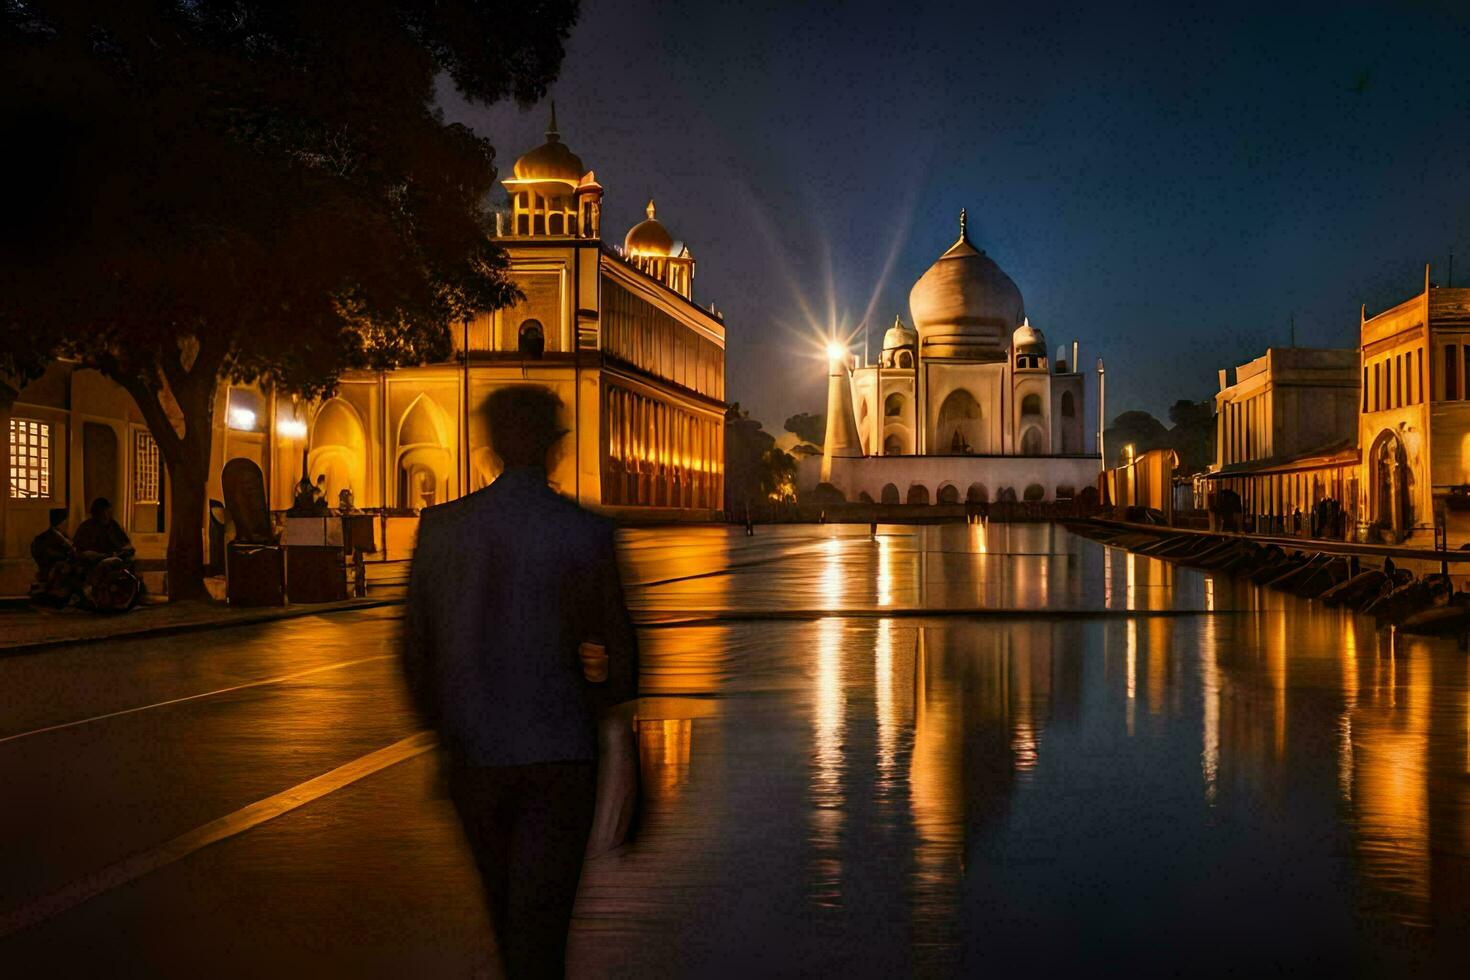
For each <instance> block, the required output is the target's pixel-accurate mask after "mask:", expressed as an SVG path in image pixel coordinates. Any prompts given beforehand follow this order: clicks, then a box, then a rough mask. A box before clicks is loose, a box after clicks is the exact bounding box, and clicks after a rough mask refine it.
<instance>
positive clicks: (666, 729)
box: [638, 717, 694, 802]
mask: <svg viewBox="0 0 1470 980" xmlns="http://www.w3.org/2000/svg"><path fill="white" fill-rule="evenodd" d="M693 743H694V721H693V719H690V718H642V717H640V718H639V719H638V759H639V764H640V765H641V767H642V771H643V795H644V797H645V798H646V799H648V800H650V801H656V802H666V801H668V800H671V799H673V798H674V797H675V796H676V795H677V793H678V790H679V788H680V787H682V786H683V785H684V784H685V783H687V782H688V781H689V754H690V751H691V749H692V747H693Z"/></svg>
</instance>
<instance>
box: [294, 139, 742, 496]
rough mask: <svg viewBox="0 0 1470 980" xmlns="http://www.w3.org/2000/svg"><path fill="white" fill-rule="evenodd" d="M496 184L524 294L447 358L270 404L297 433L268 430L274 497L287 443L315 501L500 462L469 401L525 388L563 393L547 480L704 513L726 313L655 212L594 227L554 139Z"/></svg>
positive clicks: (469, 327)
mask: <svg viewBox="0 0 1470 980" xmlns="http://www.w3.org/2000/svg"><path fill="white" fill-rule="evenodd" d="M502 183H503V184H504V186H505V189H506V193H507V196H508V198H509V204H510V206H509V209H508V211H507V212H503V213H500V214H497V215H496V226H497V227H496V230H497V242H498V244H499V245H500V246H501V247H502V248H504V249H505V251H506V254H507V256H508V257H509V260H510V272H511V277H512V278H513V279H514V281H515V284H516V286H517V287H518V288H519V290H520V292H521V294H522V298H521V299H520V300H519V301H518V302H517V303H515V304H514V305H512V306H509V307H506V308H505V309H500V310H494V311H490V312H486V313H484V314H482V315H480V316H477V317H475V318H474V319H472V320H470V321H468V322H466V323H463V324H460V325H458V326H457V328H456V329H455V330H454V336H453V340H454V354H453V358H452V360H450V361H447V362H445V363H442V364H429V365H424V366H421V367H413V368H403V369H400V370H396V371H391V372H387V373H374V372H358V373H352V374H348V375H346V376H344V377H343V379H342V383H341V384H340V386H339V388H338V391H337V393H336V395H335V396H334V397H333V398H331V399H329V400H327V401H325V402H322V403H320V404H314V405H309V406H299V407H297V408H294V409H293V408H291V407H289V406H288V407H286V408H284V409H278V410H277V412H278V415H280V414H281V413H283V412H284V413H285V414H287V415H289V416H290V417H291V418H292V419H293V420H294V421H293V424H292V426H291V427H290V430H289V431H292V432H299V433H300V437H299V439H292V438H287V437H282V433H283V432H285V431H287V430H280V431H278V432H277V433H275V434H276V436H277V438H276V439H275V440H274V441H275V445H274V455H275V459H274V462H275V463H276V466H275V470H276V472H277V475H276V477H275V478H274V479H273V481H272V483H273V486H274V487H275V491H276V493H277V494H278V495H279V496H278V497H277V499H278V500H289V492H290V487H291V484H292V482H293V481H294V480H296V479H299V478H300V474H301V460H302V451H303V450H305V454H306V455H305V460H306V465H307V468H308V470H309V471H310V472H311V474H312V475H313V477H315V476H317V475H321V474H325V476H326V478H327V494H328V497H329V498H330V499H332V500H334V501H335V499H336V496H337V494H338V492H339V491H340V490H342V489H350V490H351V491H352V493H353V497H354V499H355V501H356V503H357V505H358V506H359V507H384V508H390V509H401V510H405V511H413V510H417V509H420V508H423V507H427V506H431V505H433V504H437V503H442V502H444V501H445V500H449V499H452V498H454V497H458V496H460V495H462V494H465V493H469V492H473V491H475V490H478V489H480V488H481V487H484V486H486V485H488V484H489V483H490V482H491V481H493V480H494V479H495V477H496V476H497V475H498V463H497V460H496V456H495V452H494V446H492V445H491V444H490V441H489V437H488V434H487V433H485V432H484V431H482V427H481V425H480V422H479V419H478V417H477V415H476V413H475V411H474V408H475V406H477V405H479V404H480V403H481V402H482V401H483V400H484V399H485V397H486V396H487V395H489V394H490V392H492V391H494V390H495V389H497V388H500V387H504V386H508V385H521V384H537V385H542V386H545V387H547V388H550V389H551V390H552V391H554V392H556V394H557V395H559V396H560V398H561V400H562V404H563V406H564V411H565V419H564V427H565V428H566V430H567V434H566V436H565V437H564V439H563V440H562V443H561V446H560V448H559V454H558V457H557V459H556V460H555V462H554V464H553V466H552V468H551V470H550V473H549V475H550V478H551V481H552V483H553V484H554V485H555V486H556V487H557V488H558V489H559V490H561V492H563V493H565V494H567V495H568V496H571V497H573V498H575V499H576V500H578V501H579V502H580V503H582V504H584V505H586V506H589V507H593V508H597V509H599V510H603V511H606V512H609V513H613V514H624V515H629V516H633V515H636V516H640V517H655V518H656V517H667V518H700V519H703V518H708V517H711V516H713V515H714V514H715V512H716V511H718V510H719V509H720V507H721V506H722V504H721V501H722V499H723V495H724V486H723V483H724V442H723V438H724V430H723V426H724V410H725V403H724V398H725V325H724V319H723V317H722V316H721V315H720V314H719V312H717V311H716V310H715V309H714V308H713V306H710V307H708V308H706V307H702V306H699V305H698V304H696V303H695V302H694V298H693V286H694V257H693V255H692V254H691V252H690V250H689V247H688V246H687V245H685V244H684V243H683V242H681V241H679V240H677V239H676V238H675V237H674V235H673V234H672V233H671V232H670V231H669V229H668V228H667V227H665V225H664V224H663V223H662V222H661V221H660V220H659V218H658V216H657V212H656V205H655V203H654V202H653V201H649V202H648V203H647V206H646V208H645V214H646V217H645V218H644V220H643V221H641V222H639V223H638V224H637V225H635V226H634V227H633V228H632V229H630V230H629V231H628V232H627V234H626V235H625V236H624V237H623V238H622V240H621V243H609V242H607V241H605V240H604V238H603V234H602V198H603V187H602V185H601V184H599V183H598V181H597V178H596V176H595V175H594V174H593V172H592V171H591V170H589V169H587V168H586V167H585V165H584V164H583V162H582V159H581V158H580V157H579V156H577V154H575V153H573V152H572V150H571V149H570V148H569V147H568V146H567V145H566V144H565V143H563V142H562V141H561V135H560V133H558V132H557V128H556V114H555V110H553V111H552V116H551V124H550V127H549V129H548V131H547V133H546V142H545V143H543V144H542V145H540V146H538V147H536V148H535V149H533V150H531V151H530V152H528V153H526V154H524V155H523V156H521V157H520V158H519V159H518V160H516V162H515V165H514V167H513V168H512V173H511V175H510V176H509V177H506V178H505V179H504V180H503V181H502Z"/></svg>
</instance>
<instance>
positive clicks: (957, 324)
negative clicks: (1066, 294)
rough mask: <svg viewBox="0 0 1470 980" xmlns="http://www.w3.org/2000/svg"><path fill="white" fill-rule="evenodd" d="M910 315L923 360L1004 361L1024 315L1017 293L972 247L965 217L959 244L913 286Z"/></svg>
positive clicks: (984, 256)
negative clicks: (939, 358) (949, 358)
mask: <svg viewBox="0 0 1470 980" xmlns="http://www.w3.org/2000/svg"><path fill="white" fill-rule="evenodd" d="M909 312H911V313H912V314H913V317H914V326H915V327H916V328H917V329H918V332H919V338H920V339H921V340H922V341H923V345H924V350H923V354H924V356H925V357H955V358H963V359H965V360H974V361H1003V360H1005V356H1006V345H1007V344H1008V343H1009V342H1010V340H1011V332H1012V331H1013V330H1015V328H1016V326H1017V324H1019V323H1021V321H1022V319H1023V318H1024V317H1025V315H1026V309H1025V306H1024V304H1023V302H1022V300H1021V290H1019V289H1018V288H1016V284H1015V283H1014V282H1012V281H1011V277H1010V276H1008V275H1006V274H1005V273H1004V272H1003V271H1001V268H1000V266H998V265H996V264H995V262H994V261H993V260H991V258H990V257H989V256H987V255H986V254H985V253H984V252H983V251H981V250H980V249H977V248H976V247H975V246H974V245H972V244H970V238H969V236H968V235H967V234H966V231H965V213H964V212H963V211H961V212H960V238H959V241H957V242H955V243H954V244H953V245H951V246H950V247H949V250H948V251H947V252H945V253H944V254H943V255H941V256H940V257H939V258H938V260H936V261H935V263H934V264H933V265H931V266H930V267H929V270H928V271H927V272H925V273H924V274H923V275H922V276H920V277H919V281H918V282H916V283H914V288H913V289H912V290H911V291H910V292H909Z"/></svg>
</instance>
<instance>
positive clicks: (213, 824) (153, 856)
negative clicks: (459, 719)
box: [0, 731, 438, 936]
mask: <svg viewBox="0 0 1470 980" xmlns="http://www.w3.org/2000/svg"><path fill="white" fill-rule="evenodd" d="M436 744H438V739H437V736H436V735H435V734H434V733H433V732H431V731H423V732H419V733H418V734H416V735H410V736H409V737H408V738H405V739H401V740H399V741H397V742H394V743H393V744H392V745H386V746H384V747H383V748H381V749H378V750H377V751H376V752H369V753H368V754H367V755H365V756H362V757H361V758H358V759H354V760H352V761H351V762H349V763H347V764H345V765H341V766H338V767H337V768H336V769H333V770H331V771H330V772H325V773H322V774H321V775H320V776H317V777H316V778H315V779H308V780H307V781H306V782H304V783H300V784H298V785H296V786H293V787H291V788H290V789H288V790H284V791H282V792H280V793H277V794H276V795H274V796H268V797H266V798H265V799H263V800H259V801H257V802H255V803H252V804H250V805H249V806H246V807H242V808H241V809H239V810H236V811H235V812H234V813H230V814H226V815H225V816H223V817H220V818H219V819H218V820H211V821H210V822H209V823H207V824H204V825H203V826H202V827H196V828H195V829H193V830H191V831H189V832H187V833H184V834H180V835H179V836H178V837H175V838H174V839H173V840H170V841H166V842H165V843H163V844H160V845H158V846H157V847H153V848H150V849H149V850H146V851H141V852H139V853H137V854H134V855H133V856H131V857H127V858H124V859H123V860H121V861H118V862H117V863H116V864H111V865H108V866H107V867H105V868H103V869H101V870H100V871H95V872H93V873H91V874H88V875H83V876H82V877H80V878H77V879H75V880H74V881H72V882H70V883H68V884H66V885H64V886H62V887H61V888H60V889H58V890H57V891H54V892H52V893H51V894H49V895H46V896H44V897H43V898H39V899H36V900H35V901H33V902H30V903H29V904H26V905H23V906H21V907H20V908H18V909H15V910H13V911H10V912H5V913H3V914H0V936H8V935H10V934H11V933H14V932H19V931H20V930H22V929H25V928H28V927H30V926H33V925H35V924H37V923H38V922H44V921H45V920H47V919H50V918H52V917H54V916H57V915H60V914H61V913H63V912H66V911H68V910H70V909H73V908H75V907H76V906H78V905H80V904H82V903H83V902H85V901H87V900H89V899H92V898H96V897H97V896H98V895H101V894H102V893H103V892H107V891H111V890H112V889H114V888H117V887H118V886H120V885H125V884H127V883H128V882H130V881H135V880H137V879H138V878H141V877H143V876H144V875H146V874H149V873H151V872H153V871H157V870H158V869H159V868H162V867H165V866H167V865H170V864H173V863H174V862H175V861H180V860H182V859H184V858H186V857H188V856H189V855H190V854H193V853H194V852H195V851H198V850H200V849H202V848H205V847H208V846H209V845H210V844H215V843H218V842H219V841H222V840H225V839H226V838H228V837H234V836H235V835H236V834H242V833H244V832H245V831H247V830H249V829H251V828H252V827H258V826H260V825H261V824H263V823H265V822H266V821H267V820H274V819H275V818H276V817H279V816H281V815H282V814H284V813H289V812H290V811H292V810H295V809H296V808H297V807H301V806H305V805H306V804H308V803H311V802H312V801H314V800H319V799H321V798H322V797H323V796H326V795H327V794H328V793H332V792H335V791H337V790H339V789H341V788H342V787H344V786H347V785H349V784H351V783H354V782H356V781H358V780H359V779H362V778H364V777H366V776H371V775H372V774H373V773H375V772H380V771H381V770H383V769H387V768H388V767H389V766H392V765H396V764H398V763H400V762H403V761H404V760H406V759H412V758H413V757H414V756H417V755H422V754H423V753H425V752H427V751H429V750H430V749H432V748H433V747H434V746H435V745H436Z"/></svg>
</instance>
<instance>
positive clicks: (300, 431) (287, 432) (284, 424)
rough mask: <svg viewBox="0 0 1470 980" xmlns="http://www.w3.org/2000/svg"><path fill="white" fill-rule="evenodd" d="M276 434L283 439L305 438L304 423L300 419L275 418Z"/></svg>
mask: <svg viewBox="0 0 1470 980" xmlns="http://www.w3.org/2000/svg"><path fill="white" fill-rule="evenodd" d="M276 434H277V435H279V436H281V437H282V438H283V439H304V438H306V423H305V422H303V421H301V420H300V419H291V418H286V419H277V420H276Z"/></svg>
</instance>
